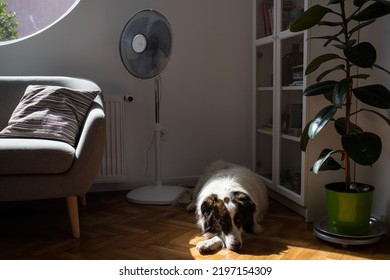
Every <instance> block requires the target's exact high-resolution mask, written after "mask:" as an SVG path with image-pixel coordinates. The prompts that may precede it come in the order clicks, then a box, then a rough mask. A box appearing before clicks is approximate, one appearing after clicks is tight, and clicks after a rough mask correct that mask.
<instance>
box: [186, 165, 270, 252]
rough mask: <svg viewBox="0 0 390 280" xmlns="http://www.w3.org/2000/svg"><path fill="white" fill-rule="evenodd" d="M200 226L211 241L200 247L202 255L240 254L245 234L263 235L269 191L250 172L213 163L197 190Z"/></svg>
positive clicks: (195, 207)
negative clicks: (214, 253)
mask: <svg viewBox="0 0 390 280" xmlns="http://www.w3.org/2000/svg"><path fill="white" fill-rule="evenodd" d="M193 197H194V198H195V200H194V201H193V202H191V203H190V204H189V205H188V206H187V210H189V211H191V210H195V214H196V220H197V224H198V226H199V228H200V230H201V231H202V233H203V234H204V235H205V236H207V237H208V238H209V239H207V240H205V241H201V242H199V243H198V244H197V246H196V247H197V249H198V250H199V251H200V252H201V253H202V254H207V253H212V252H216V251H218V250H220V249H222V248H227V249H229V250H233V251H238V250H240V249H241V247H242V242H243V236H244V234H245V233H254V234H256V233H259V232H261V230H262V227H261V226H260V222H261V221H262V220H263V218H264V215H265V213H266V211H267V208H268V195H267V188H266V187H265V185H264V183H263V182H262V180H261V178H260V176H259V175H257V174H256V173H254V172H252V171H251V170H249V169H248V168H245V167H243V166H238V165H235V164H232V163H228V162H225V161H222V160H219V161H216V162H213V163H212V164H211V165H210V166H209V167H207V168H206V170H205V173H204V174H203V175H202V176H201V178H200V179H199V182H198V184H197V185H196V186H195V189H194V194H193Z"/></svg>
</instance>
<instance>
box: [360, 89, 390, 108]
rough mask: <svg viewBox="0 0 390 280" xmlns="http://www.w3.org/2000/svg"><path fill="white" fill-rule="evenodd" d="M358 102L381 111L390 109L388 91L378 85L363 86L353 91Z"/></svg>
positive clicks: (389, 94)
mask: <svg viewBox="0 0 390 280" xmlns="http://www.w3.org/2000/svg"><path fill="white" fill-rule="evenodd" d="M353 93H354V95H355V96H356V98H357V99H359V100H360V101H362V102H364V103H366V104H368V105H371V106H374V107H376V108H381V109H390V91H389V90H388V89H387V88H386V87H384V86H383V85H380V84H375V85H369V86H363V87H358V88H354V89H353Z"/></svg>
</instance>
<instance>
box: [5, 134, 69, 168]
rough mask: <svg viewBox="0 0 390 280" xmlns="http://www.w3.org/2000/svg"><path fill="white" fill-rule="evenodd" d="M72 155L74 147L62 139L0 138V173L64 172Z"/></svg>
mask: <svg viewBox="0 0 390 280" xmlns="http://www.w3.org/2000/svg"><path fill="white" fill-rule="evenodd" d="M74 157H75V149H74V148H73V147H72V146H71V145H69V144H67V143H64V142H62V141H55V140H45V139H8V138H0V159H1V161H0V175H11V174H58V173H64V172H66V171H67V170H68V169H69V168H70V167H71V165H72V162H73V160H74Z"/></svg>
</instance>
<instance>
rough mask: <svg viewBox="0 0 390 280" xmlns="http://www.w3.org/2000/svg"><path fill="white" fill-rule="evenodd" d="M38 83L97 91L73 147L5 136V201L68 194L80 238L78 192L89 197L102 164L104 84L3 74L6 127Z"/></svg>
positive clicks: (1, 191)
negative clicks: (26, 94)
mask: <svg viewBox="0 0 390 280" xmlns="http://www.w3.org/2000/svg"><path fill="white" fill-rule="evenodd" d="M32 84H39V85H58V86H64V87H68V88H75V89H85V90H96V91H99V94H98V95H97V97H96V98H95V99H94V101H93V102H92V105H91V107H90V108H89V111H88V112H87V115H86V117H85V120H84V123H83V125H82V126H81V128H80V133H79V137H78V139H77V142H76V145H75V146H74V147H73V146H71V145H69V144H67V143H65V142H61V141H56V140H48V139H37V138H0V201H23V200H39V199H51V198H65V199H66V203H67V207H68V212H69V217H70V223H71V227H72V233H73V236H74V237H75V238H78V237H80V226H79V215H78V201H77V199H78V197H85V194H86V193H87V192H88V190H89V189H90V187H91V186H92V183H93V182H94V180H95V177H96V175H97V173H98V170H99V168H100V164H101V160H102V156H103V151H104V145H105V133H106V132H105V129H106V128H105V113H104V105H103V96H102V93H101V91H100V88H99V87H98V86H97V85H96V84H95V83H93V82H92V81H89V80H85V79H80V78H71V77H56V76H48V77H45V76H31V77H29V76H22V77H0V108H1V109H0V130H2V129H3V128H4V127H6V126H7V123H8V120H9V118H10V116H11V114H12V112H13V110H14V109H15V107H16V106H17V104H18V103H19V101H20V99H21V97H22V95H23V93H24V91H25V89H26V87H27V86H28V85H32Z"/></svg>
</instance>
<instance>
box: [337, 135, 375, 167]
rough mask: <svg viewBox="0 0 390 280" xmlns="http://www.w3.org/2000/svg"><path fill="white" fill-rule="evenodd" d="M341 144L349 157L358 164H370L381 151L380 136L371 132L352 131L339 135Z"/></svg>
mask: <svg viewBox="0 0 390 280" xmlns="http://www.w3.org/2000/svg"><path fill="white" fill-rule="evenodd" d="M341 144H342V146H343V149H344V150H345V152H346V153H347V154H348V155H349V157H350V158H351V159H352V160H353V161H355V162H356V163H358V164H360V165H370V166H372V165H373V164H374V163H375V162H376V161H377V160H378V159H379V156H380V154H381V152H382V141H381V138H380V137H379V136H378V135H376V134H374V133H371V132H353V133H349V134H345V135H343V136H342V137H341Z"/></svg>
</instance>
